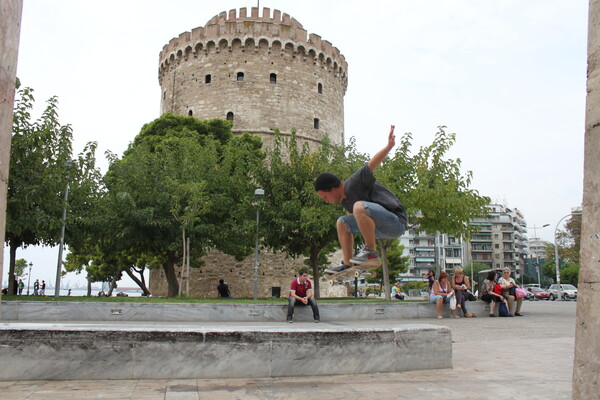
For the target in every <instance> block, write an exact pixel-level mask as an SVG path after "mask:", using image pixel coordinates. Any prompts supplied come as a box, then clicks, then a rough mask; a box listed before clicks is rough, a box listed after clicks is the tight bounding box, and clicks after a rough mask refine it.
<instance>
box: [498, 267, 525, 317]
mask: <svg viewBox="0 0 600 400" xmlns="http://www.w3.org/2000/svg"><path fill="white" fill-rule="evenodd" d="M510 274H511V270H510V268H504V274H503V275H502V278H500V280H499V281H498V283H499V284H500V286H501V287H502V296H504V298H505V299H506V300H508V309H509V312H511V313H512V310H513V308H514V307H513V306H514V304H515V301H516V302H517V309H516V311H515V312H514V313H513V315H515V316H516V317H522V316H523V314H521V305H522V304H523V298H522V297H518V296H517V293H516V289H517V288H518V286H517V283H516V282H515V280H514V279H513V278H511V277H510Z"/></svg>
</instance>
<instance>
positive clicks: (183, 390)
mask: <svg viewBox="0 0 600 400" xmlns="http://www.w3.org/2000/svg"><path fill="white" fill-rule="evenodd" d="M199 399H200V397H199V394H198V383H197V379H170V380H168V381H167V382H166V391H165V400H199Z"/></svg>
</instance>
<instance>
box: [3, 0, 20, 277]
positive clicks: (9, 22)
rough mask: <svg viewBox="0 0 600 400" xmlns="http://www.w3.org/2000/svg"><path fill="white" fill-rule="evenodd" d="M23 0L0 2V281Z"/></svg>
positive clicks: (4, 0)
mask: <svg viewBox="0 0 600 400" xmlns="http://www.w3.org/2000/svg"><path fill="white" fill-rule="evenodd" d="M22 11H23V0H2V1H1V2H0V283H1V282H2V278H3V277H4V268H3V260H4V229H5V226H6V190H7V187H8V169H9V166H10V138H11V131H12V117H13V107H14V102H15V78H16V76H17V54H18V50H19V33H20V31H21V12H22Z"/></svg>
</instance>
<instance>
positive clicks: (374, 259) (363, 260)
mask: <svg viewBox="0 0 600 400" xmlns="http://www.w3.org/2000/svg"><path fill="white" fill-rule="evenodd" d="M350 262H351V263H352V264H369V265H378V266H379V264H380V263H381V259H380V258H379V253H378V252H376V251H375V250H371V249H370V248H368V247H366V246H365V247H363V248H362V249H360V251H359V252H358V254H357V255H355V256H354V257H352V258H351V259H350Z"/></svg>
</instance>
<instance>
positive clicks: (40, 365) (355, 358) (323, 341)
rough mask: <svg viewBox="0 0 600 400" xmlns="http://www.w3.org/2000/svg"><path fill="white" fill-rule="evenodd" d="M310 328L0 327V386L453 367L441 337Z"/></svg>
mask: <svg viewBox="0 0 600 400" xmlns="http://www.w3.org/2000/svg"><path fill="white" fill-rule="evenodd" d="M11 325H13V326H12V327H11ZM309 326H310V328H306V329H293V328H295V326H292V327H288V326H286V325H284V327H285V328H284V327H279V328H278V327H270V328H269V327H266V328H257V327H234V328H230V329H199V328H198V327H197V326H196V327H192V328H190V327H188V328H185V327H183V328H182V327H181V326H178V325H174V326H171V327H167V326H160V327H159V326H156V325H154V326H149V327H146V328H144V327H140V326H135V327H132V326H126V325H125V324H124V325H123V327H122V328H119V325H114V324H111V325H110V326H109V327H106V326H105V327H99V326H98V325H96V326H93V325H90V324H87V325H81V326H77V325H74V324H60V323H52V324H45V325H44V324H39V323H38V324H10V323H5V324H0V343H2V347H1V348H0V365H3V366H10V367H9V368H0V380H47V379H56V380H68V379H178V378H192V379H201V378H261V377H278V376H302V375H347V374H367V373H369V374H370V373H376V372H400V371H409V370H422V369H439V368H451V367H452V340H451V334H450V330H449V329H448V328H446V327H440V326H434V325H398V326H394V327H392V328H390V327H388V328H385V327H383V328H372V329H355V328H348V327H332V328H324V329H323V328H321V327H318V326H315V325H309ZM432 343H435V349H436V350H435V351H434V352H432V351H431V344H432Z"/></svg>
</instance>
